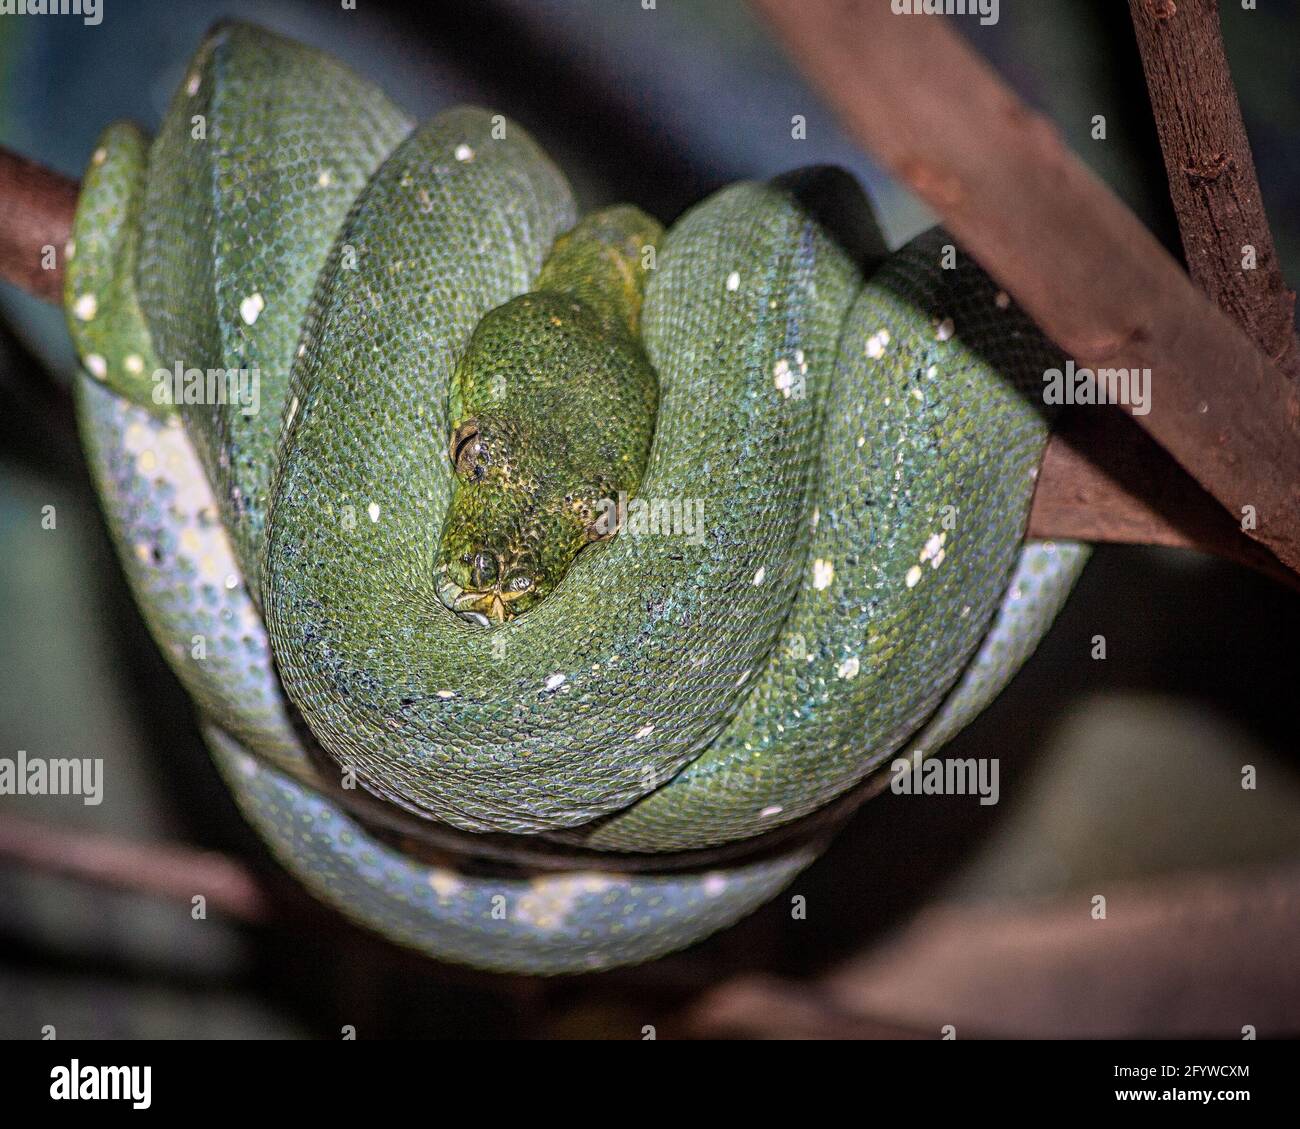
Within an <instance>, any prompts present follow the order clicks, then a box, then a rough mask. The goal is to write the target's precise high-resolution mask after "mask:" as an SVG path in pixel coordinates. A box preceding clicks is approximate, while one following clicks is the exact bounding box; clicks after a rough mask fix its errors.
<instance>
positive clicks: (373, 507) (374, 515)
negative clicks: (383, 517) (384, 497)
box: [366, 502, 379, 525]
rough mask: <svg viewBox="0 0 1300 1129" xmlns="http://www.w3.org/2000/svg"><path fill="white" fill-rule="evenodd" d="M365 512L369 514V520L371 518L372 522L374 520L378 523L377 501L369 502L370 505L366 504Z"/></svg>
mask: <svg viewBox="0 0 1300 1129" xmlns="http://www.w3.org/2000/svg"><path fill="white" fill-rule="evenodd" d="M366 513H368V514H369V515H370V520H371V521H372V522H374V523H375V524H376V525H377V524H378V523H379V503H378V502H371V503H370V505H368V506H367V507H366Z"/></svg>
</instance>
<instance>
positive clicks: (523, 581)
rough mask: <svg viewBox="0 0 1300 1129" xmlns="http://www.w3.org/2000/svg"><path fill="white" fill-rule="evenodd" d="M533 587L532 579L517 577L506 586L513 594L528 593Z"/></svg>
mask: <svg viewBox="0 0 1300 1129" xmlns="http://www.w3.org/2000/svg"><path fill="white" fill-rule="evenodd" d="M532 586H533V581H532V578H531V577H528V576H516V577H515V578H514V579H513V580H511V581H510V583H509V584H507V585H506V587H507V588H509V589H510V591H512V592H527V591H528V589H529V588H531V587H532Z"/></svg>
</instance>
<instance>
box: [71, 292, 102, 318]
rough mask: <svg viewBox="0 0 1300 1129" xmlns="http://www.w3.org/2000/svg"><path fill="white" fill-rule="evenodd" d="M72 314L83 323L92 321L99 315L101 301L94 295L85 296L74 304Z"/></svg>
mask: <svg viewBox="0 0 1300 1129" xmlns="http://www.w3.org/2000/svg"><path fill="white" fill-rule="evenodd" d="M72 312H73V313H74V314H76V315H77V317H78V318H79V319H80V320H81V321H92V320H93V319H94V317H95V315H96V314H97V313H99V299H98V298H96V297H95V296H94V295H93V294H83V295H82V296H81V297H80V298H78V299H77V300H76V301H75V302H73V303H72Z"/></svg>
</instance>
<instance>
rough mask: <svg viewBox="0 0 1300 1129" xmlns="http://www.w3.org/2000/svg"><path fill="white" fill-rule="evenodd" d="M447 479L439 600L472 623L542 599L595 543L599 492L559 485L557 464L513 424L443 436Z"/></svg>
mask: <svg viewBox="0 0 1300 1129" xmlns="http://www.w3.org/2000/svg"><path fill="white" fill-rule="evenodd" d="M448 453H449V454H450V456H451V460H452V466H453V468H454V479H453V485H452V496H451V503H450V505H449V506H448V509H447V516H446V519H445V521H444V523H443V529H442V539H441V545H440V548H439V554H438V575H437V582H438V583H437V588H438V595H439V597H440V598H441V599H442V601H443V603H444V604H446V606H447V607H448V608H450V609H451V610H452V611H454V612H458V613H459V614H461V615H462V616H464V617H465V618H467V619H469V620H471V621H473V622H476V623H479V624H489V623H504V622H505V621H506V620H508V619H512V618H514V617H515V616H518V615H521V614H523V613H524V612H526V611H527V610H528V609H529V608H531V607H532V606H533V605H535V604H536V603H537V602H538V601H539V600H541V599H543V598H544V597H545V596H546V595H547V594H548V593H549V592H550V591H551V590H552V589H554V587H555V586H556V584H558V583H559V581H560V579H561V578H562V577H563V576H564V574H565V572H566V571H568V568H569V565H570V564H571V563H572V562H573V559H574V557H576V556H577V554H578V552H579V551H580V550H581V549H582V547H583V546H584V545H586V544H587V543H588V542H590V541H592V540H595V539H597V538H598V537H599V536H600V533H599V532H598V531H597V526H598V518H599V514H600V512H601V507H600V505H599V501H598V495H599V486H598V485H596V484H593V485H592V486H590V487H588V488H581V487H575V486H572V485H570V484H566V483H565V481H564V475H563V460H557V459H555V458H554V455H555V452H554V451H553V450H548V445H547V444H538V443H534V442H532V441H531V436H530V432H529V429H528V427H527V426H526V425H524V424H523V423H521V421H518V420H515V419H511V418H510V417H507V416H501V415H480V416H478V417H476V418H473V419H469V420H465V421H463V422H462V423H460V424H459V425H458V426H457V427H456V428H454V429H453V431H452V436H451V443H450V449H449V452H448Z"/></svg>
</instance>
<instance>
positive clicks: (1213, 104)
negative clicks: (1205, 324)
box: [1129, 0, 1300, 379]
mask: <svg viewBox="0 0 1300 1129" xmlns="http://www.w3.org/2000/svg"><path fill="white" fill-rule="evenodd" d="M1129 10H1130V12H1131V13H1132V16H1133V30H1134V31H1135V32H1136V34H1137V43H1138V50H1139V52H1140V53H1141V55H1142V69H1143V71H1144V72H1145V73H1146V79H1147V91H1148V93H1149V95H1150V97H1151V108H1152V110H1153V112H1154V114H1155V121H1156V131H1157V133H1158V134H1159V136H1160V148H1161V151H1162V152H1163V154H1164V158H1165V172H1166V173H1167V175H1168V177H1169V195H1170V197H1171V198H1172V199H1173V203H1174V210H1175V212H1176V213H1177V215H1178V227H1179V230H1180V231H1181V232H1182V237H1183V255H1184V257H1185V258H1186V260H1187V272H1188V273H1189V274H1190V275H1191V276H1192V281H1193V282H1195V283H1196V284H1197V286H1199V287H1200V288H1201V289H1202V290H1203V291H1204V292H1205V293H1206V294H1207V295H1208V296H1209V298H1210V299H1211V300H1212V301H1213V302H1214V303H1215V304H1216V305H1218V307H1219V308H1220V309H1221V310H1223V311H1224V312H1225V313H1226V314H1228V315H1229V316H1230V317H1231V318H1232V319H1233V320H1234V321H1235V322H1236V323H1237V324H1238V325H1239V326H1241V328H1242V329H1243V330H1245V332H1246V334H1247V335H1248V336H1249V337H1250V338H1251V340H1252V341H1254V342H1255V344H1256V345H1257V346H1258V347H1259V349H1260V350H1261V351H1262V352H1263V353H1264V355H1265V356H1267V357H1269V358H1271V359H1272V361H1273V363H1274V364H1275V365H1276V366H1277V367H1278V368H1279V369H1280V370H1281V371H1283V372H1285V373H1286V374H1287V375H1288V376H1290V377H1292V378H1293V379H1294V378H1295V377H1297V376H1300V367H1298V365H1297V361H1298V359H1300V352H1298V351H1297V346H1296V333H1295V293H1294V292H1293V291H1292V290H1290V289H1289V288H1288V287H1287V284H1286V280H1285V279H1284V278H1283V277H1282V269H1281V265H1280V264H1279V262H1278V258H1277V252H1276V251H1275V250H1274V249H1273V234H1272V232H1271V231H1270V230H1269V225H1268V217H1267V216H1266V215H1265V213H1264V201H1263V197H1262V196H1261V195H1260V191H1259V180H1258V178H1257V177H1256V175H1255V161H1254V158H1253V156H1252V155H1251V151H1250V141H1249V139H1248V138H1247V137H1246V127H1245V124H1244V123H1243V122H1242V120H1241V107H1240V105H1239V104H1238V102H1237V91H1236V87H1235V86H1234V85H1233V82H1232V75H1231V73H1230V72H1229V69H1228V59H1227V55H1226V54H1225V52H1224V49H1223V35H1222V33H1221V31H1220V28H1219V9H1218V3H1217V0H1176V2H1175V0H1129ZM1247 247H1250V248H1253V249H1254V255H1255V263H1256V265H1255V266H1254V268H1253V269H1247V268H1244V267H1243V265H1242V260H1243V257H1244V256H1245V255H1246V248H1247Z"/></svg>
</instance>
